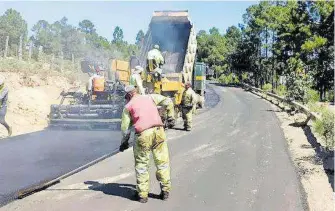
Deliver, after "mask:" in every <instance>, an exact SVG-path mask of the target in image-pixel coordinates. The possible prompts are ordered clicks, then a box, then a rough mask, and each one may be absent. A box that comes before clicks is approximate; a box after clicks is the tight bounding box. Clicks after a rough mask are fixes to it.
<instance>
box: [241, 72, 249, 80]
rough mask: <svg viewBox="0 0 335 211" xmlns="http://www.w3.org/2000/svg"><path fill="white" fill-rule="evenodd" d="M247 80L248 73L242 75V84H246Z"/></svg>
mask: <svg viewBox="0 0 335 211" xmlns="http://www.w3.org/2000/svg"><path fill="white" fill-rule="evenodd" d="M247 80H248V73H242V82H247Z"/></svg>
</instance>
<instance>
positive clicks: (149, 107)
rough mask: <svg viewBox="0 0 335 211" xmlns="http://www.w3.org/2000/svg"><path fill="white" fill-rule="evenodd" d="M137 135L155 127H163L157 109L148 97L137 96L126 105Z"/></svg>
mask: <svg viewBox="0 0 335 211" xmlns="http://www.w3.org/2000/svg"><path fill="white" fill-rule="evenodd" d="M126 108H127V110H128V111H129V113H130V115H131V117H132V121H133V124H134V127H135V131H136V132H137V133H141V132H142V131H144V130H146V129H149V128H151V127H154V126H163V123H162V120H161V117H160V115H159V113H158V110H157V107H156V105H155V103H154V101H153V100H152V98H151V97H150V96H148V95H137V96H135V97H133V98H132V99H131V100H130V101H129V102H128V103H127V105H126Z"/></svg>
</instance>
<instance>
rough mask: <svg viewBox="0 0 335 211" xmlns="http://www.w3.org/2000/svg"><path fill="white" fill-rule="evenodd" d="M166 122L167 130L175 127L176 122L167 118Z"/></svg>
mask: <svg viewBox="0 0 335 211" xmlns="http://www.w3.org/2000/svg"><path fill="white" fill-rule="evenodd" d="M167 121H168V128H173V127H174V126H175V125H176V121H175V120H174V119H173V118H169V119H168V120H167Z"/></svg>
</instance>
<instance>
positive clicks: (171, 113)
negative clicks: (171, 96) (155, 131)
mask: <svg viewBox="0 0 335 211" xmlns="http://www.w3.org/2000/svg"><path fill="white" fill-rule="evenodd" d="M166 116H167V117H168V118H173V119H174V118H175V114H174V106H173V103H170V104H168V105H167V106H166Z"/></svg>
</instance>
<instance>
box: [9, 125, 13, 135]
mask: <svg viewBox="0 0 335 211" xmlns="http://www.w3.org/2000/svg"><path fill="white" fill-rule="evenodd" d="M12 133H13V131H12V127H9V128H8V136H12Z"/></svg>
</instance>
